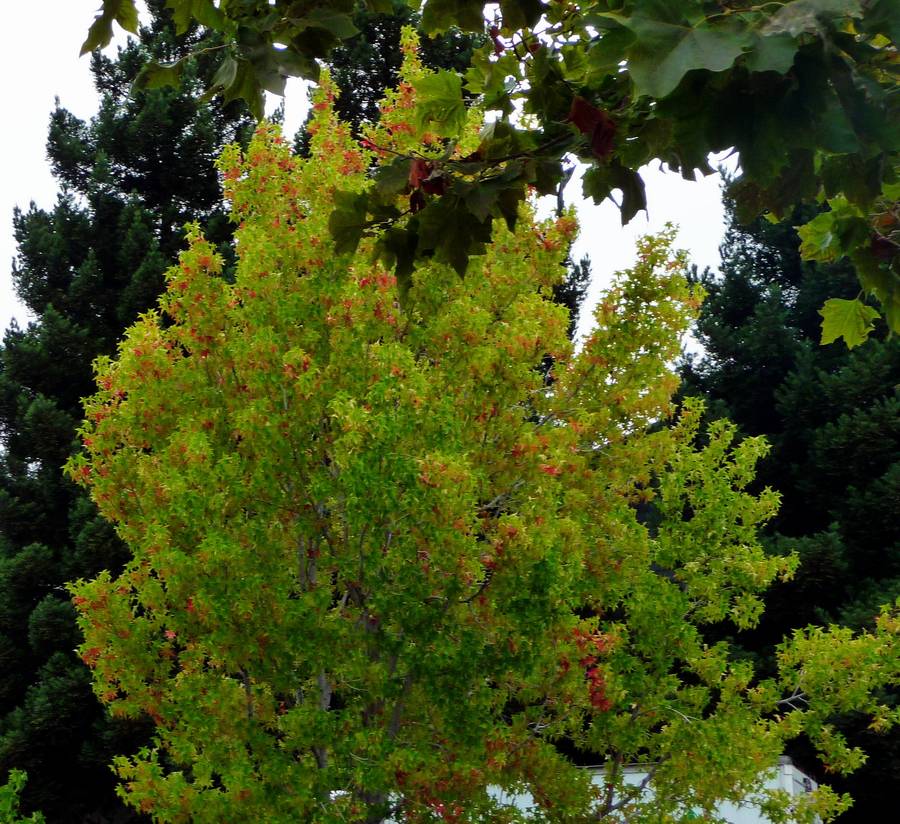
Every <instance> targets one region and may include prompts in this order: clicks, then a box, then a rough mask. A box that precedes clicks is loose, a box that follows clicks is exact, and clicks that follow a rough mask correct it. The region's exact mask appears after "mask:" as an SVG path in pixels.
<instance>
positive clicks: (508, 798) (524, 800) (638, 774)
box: [495, 756, 818, 824]
mask: <svg viewBox="0 0 900 824" xmlns="http://www.w3.org/2000/svg"><path fill="white" fill-rule="evenodd" d="M588 769H590V770H591V773H592V782H593V783H594V784H597V785H602V784H603V783H604V780H605V775H604V772H603V767H589V768H588ZM624 773H625V775H624V779H625V783H626V784H628V785H630V786H633V787H637V786H641V785H644V786H645V789H644V793H646V794H647V796H648V798H649V797H652V793H653V784H652V782H650V783H648V782H647V769H646V766H641V765H637V766H630V767H625V768H624ZM817 786H818V785H817V784H816V782H815V781H813V780H812V779H811V778H810V777H809V776H808V775H806V774H804V773H803V772H802V771H801V770H799V769H798V768H797V767H795V766H794V764H793V762H792V761H791V759H790V758H788V757H786V756H784V757H782V758H781V759H779V763H778V767H776V768H775V769H774V770H773V771H772V772H771V773H770V774H769V776H768V777H767V779H766V782H765V785H764V787H765V789H767V790H783V791H784V792H786V793H787V795H788V796H789V797H790V798H797V797H798V796H802V795H805V794H807V793H810V792H812V791H813V790H814V789H816V787H817ZM495 797H496V798H497V800H498V801H500V802H501V803H503V804H508V805H510V806H515V807H517V808H518V809H520V810H522V811H525V812H527V811H528V810H529V809H530V808H531V807H533V806H534V802H533V800H532V798H531V796H530V795H526V794H522V795H510V794H508V793H502V792H498V793H497V794H496V796H495ZM717 812H718V814H719V815H720V816H721V817H722V819H723V820H725V821H727V822H728V824H770V819H768V818H766V817H765V816H764V815H763V814H762V812H761V811H760V810H759V808H758V807H756V806H755V805H753V804H750V803H748V804H741V805H735V804H732V803H730V802H724V803H722V804H720V805H719V807H718V808H717ZM698 820H699V819H698Z"/></svg>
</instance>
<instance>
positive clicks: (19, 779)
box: [0, 770, 44, 824]
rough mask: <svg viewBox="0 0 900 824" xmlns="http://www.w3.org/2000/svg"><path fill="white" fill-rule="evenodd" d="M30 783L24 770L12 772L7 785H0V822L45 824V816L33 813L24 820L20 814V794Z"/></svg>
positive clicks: (5, 823) (4, 823) (6, 823)
mask: <svg viewBox="0 0 900 824" xmlns="http://www.w3.org/2000/svg"><path fill="white" fill-rule="evenodd" d="M27 781H28V776H27V775H26V774H25V773H24V772H22V770H10V772H9V778H8V780H7V782H6V783H5V784H2V785H0V821H2V822H3V824H44V816H42V815H41V814H40V813H32V814H31V815H30V816H28V818H24V817H22V816H21V814H20V813H19V793H20V792H22V788H23V787H24V786H25V784H26V782H27Z"/></svg>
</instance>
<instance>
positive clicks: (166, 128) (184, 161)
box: [0, 2, 250, 821]
mask: <svg viewBox="0 0 900 824" xmlns="http://www.w3.org/2000/svg"><path fill="white" fill-rule="evenodd" d="M150 6H151V9H152V10H153V13H154V14H153V22H152V25H151V26H150V27H148V28H146V29H143V30H142V31H141V33H140V37H139V40H138V42H132V43H131V44H129V45H128V46H127V47H126V48H125V49H124V50H122V51H121V52H120V54H119V56H118V58H117V59H115V60H109V59H107V58H104V57H102V56H99V55H96V56H94V57H93V58H92V70H93V73H94V77H95V82H96V86H97V91H98V94H100V95H101V105H100V111H99V113H98V115H97V117H96V118H94V119H93V120H92V121H91V122H90V123H85V122H83V121H80V120H78V119H77V118H75V117H74V116H73V115H71V114H70V113H69V112H67V111H66V110H65V109H64V108H62V107H61V106H60V107H58V108H57V109H56V110H55V111H54V112H53V114H52V116H51V118H50V134H49V139H48V144H47V149H48V157H49V160H50V162H51V164H52V166H53V170H54V173H55V175H56V177H57V179H58V180H59V182H60V186H61V193H60V195H59V199H58V201H57V204H56V206H55V207H54V208H53V209H51V210H48V211H44V210H41V209H37V208H35V207H33V206H32V208H31V209H29V210H28V211H26V212H22V213H17V214H16V216H15V234H16V239H17V242H18V246H19V252H18V256H17V259H16V262H15V269H14V279H15V284H16V288H17V290H18V294H19V297H20V299H21V300H22V301H23V302H24V303H25V304H26V305H27V306H28V308H29V309H30V310H31V311H32V312H33V313H34V314H35V316H36V320H35V322H34V323H32V324H30V325H29V327H28V328H27V329H24V330H23V329H19V328H17V327H15V326H14V327H13V328H11V329H9V330H8V331H7V332H6V335H5V337H4V340H3V346H2V349H0V436H2V454H0V535H2V538H0V774H2V775H5V774H6V771H7V769H8V768H10V767H17V768H22V769H25V770H27V772H28V774H29V781H28V783H27V785H26V787H25V790H24V795H23V799H24V805H25V807H26V808H27V809H35V808H40V809H42V810H43V811H44V812H45V813H46V814H47V817H48V819H49V820H51V821H75V820H83V819H85V818H86V817H87V816H89V815H93V816H122V815H124V814H125V812H126V811H125V808H124V807H122V805H121V804H120V803H119V802H118V801H117V800H116V799H115V797H114V795H113V792H112V789H113V781H112V776H111V775H110V772H109V766H108V765H109V761H110V759H111V756H112V754H113V753H115V752H120V751H123V750H125V751H130V750H132V749H133V748H134V747H135V746H136V745H137V743H138V742H141V743H143V742H144V741H145V740H146V733H147V731H148V727H147V725H146V724H143V723H141V722H140V721H138V722H136V723H135V722H132V723H130V724H123V723H121V722H116V721H111V720H109V719H108V718H107V716H106V714H105V712H104V711H103V709H102V708H101V706H100V705H99V703H98V702H97V701H96V699H95V698H94V696H93V694H92V691H91V686H90V675H89V673H88V671H87V670H86V668H85V667H84V666H83V664H82V663H81V662H80V661H79V660H78V657H77V655H76V654H75V652H74V650H75V647H76V646H77V645H78V643H79V633H78V630H77V628H76V626H75V620H74V610H73V608H72V605H71V603H70V600H69V596H68V594H67V593H66V591H65V589H64V586H63V585H64V584H65V582H66V581H69V580H71V579H73V578H77V577H79V576H82V575H93V574H96V573H97V572H98V571H99V570H101V569H118V568H119V567H120V566H121V564H122V563H124V561H125V560H126V558H127V551H126V550H125V548H124V547H123V545H122V544H121V542H120V541H119V540H118V538H117V537H116V535H115V532H114V530H113V529H112V528H111V527H110V525H109V524H108V523H107V522H105V521H104V520H103V519H102V518H100V517H99V516H98V515H97V513H96V510H95V508H94V506H93V505H92V504H91V503H90V501H89V500H88V499H87V498H86V496H84V495H83V494H82V493H80V492H79V491H78V490H77V489H76V488H75V487H74V486H73V485H72V484H71V483H70V482H69V481H68V480H66V479H65V478H64V477H63V474H62V471H61V467H62V465H63V464H64V463H65V460H66V458H67V457H68V455H69V454H70V452H71V450H72V448H73V445H74V441H73V439H74V435H75V429H76V426H77V424H78V421H80V419H81V417H82V414H83V413H82V407H81V398H82V397H84V396H85V395H87V394H89V393H90V391H91V387H92V383H93V382H92V373H91V361H92V360H93V358H94V357H96V356H97V355H99V354H101V353H111V352H113V351H114V350H115V346H116V343H117V341H118V339H119V337H120V336H121V334H122V330H123V329H124V328H125V327H126V326H127V325H128V324H129V323H131V322H132V321H133V320H134V319H135V318H136V317H137V315H138V313H139V312H143V311H145V310H146V309H148V308H149V307H150V306H152V305H153V304H154V302H155V300H156V298H157V296H158V294H159V292H160V291H161V289H162V285H163V278H162V273H163V271H164V270H165V268H166V267H167V266H168V265H169V263H170V261H171V260H172V259H173V258H174V256H175V255H176V253H177V250H178V249H179V248H181V246H182V244H183V229H182V227H183V224H184V223H185V221H187V220H190V219H202V220H204V221H206V222H208V225H209V227H210V237H211V239H212V240H213V242H215V243H217V244H218V245H219V246H220V248H221V249H222V252H223V254H225V255H226V257H227V256H229V255H230V252H229V250H228V243H229V240H230V237H231V225H230V223H229V222H228V220H227V218H226V217H225V213H224V211H223V208H222V202H221V190H220V184H219V181H218V178H217V175H216V172H215V169H214V167H213V161H214V159H215V158H216V156H217V155H218V153H219V152H220V151H221V148H222V146H223V145H224V144H225V143H227V142H230V141H232V140H235V139H239V138H240V136H241V134H242V133H243V132H244V130H245V129H247V128H248V127H249V125H250V120H249V118H248V116H247V114H246V112H245V109H244V107H243V105H242V104H240V103H238V102H235V103H231V104H228V105H222V104H221V103H212V104H207V103H201V102H200V100H199V97H200V93H201V90H202V87H203V84H204V83H205V82H207V79H208V78H209V76H210V75H211V73H212V72H213V71H214V70H215V59H216V58H215V55H214V54H213V55H210V56H207V57H206V58H200V60H198V61H197V62H195V63H192V67H191V68H190V69H189V70H188V71H187V72H186V74H185V76H184V78H183V81H182V83H181V85H180V86H179V87H177V88H166V89H155V90H151V91H146V92H141V93H138V94H136V95H132V92H131V84H132V82H133V80H134V78H135V77H136V76H137V74H138V73H139V71H140V70H141V68H142V66H144V65H145V64H146V62H147V60H148V59H150V58H158V59H162V60H169V59H173V58H176V57H179V56H181V55H183V54H185V53H186V52H187V51H189V50H190V49H191V47H192V45H193V44H194V43H195V41H196V34H195V33H191V34H188V35H186V36H182V37H176V36H175V34H174V29H173V26H172V23H171V16H170V14H169V13H167V12H164V11H163V10H162V6H163V4H162V3H161V2H155V3H151V4H150Z"/></svg>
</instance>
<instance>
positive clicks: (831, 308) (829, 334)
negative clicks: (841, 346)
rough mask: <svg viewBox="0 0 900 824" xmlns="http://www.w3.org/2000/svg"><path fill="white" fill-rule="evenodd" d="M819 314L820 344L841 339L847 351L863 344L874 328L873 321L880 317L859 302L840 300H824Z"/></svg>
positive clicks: (869, 307)
mask: <svg viewBox="0 0 900 824" xmlns="http://www.w3.org/2000/svg"><path fill="white" fill-rule="evenodd" d="M819 314H820V315H822V343H823V344H824V343H833V342H834V341H836V340H837V339H838V338H843V339H844V342H845V343H846V344H847V348H848V349H852V348H853V347H854V346H859V344H861V343H864V342H865V341H866V338H868V337H869V332H871V331H872V329H873V328H874V326H875V319H876V318H880V317H881V315H879V314H878V312H876V311H875V310H874V309H873V308H872V307H871V306H866V305H865V304H864V303H863V302H862V301H861V300H844V299H842V298H831V299H829V300H826V301H825V305H824V306H823V307H822V309H821V310H820V311H819Z"/></svg>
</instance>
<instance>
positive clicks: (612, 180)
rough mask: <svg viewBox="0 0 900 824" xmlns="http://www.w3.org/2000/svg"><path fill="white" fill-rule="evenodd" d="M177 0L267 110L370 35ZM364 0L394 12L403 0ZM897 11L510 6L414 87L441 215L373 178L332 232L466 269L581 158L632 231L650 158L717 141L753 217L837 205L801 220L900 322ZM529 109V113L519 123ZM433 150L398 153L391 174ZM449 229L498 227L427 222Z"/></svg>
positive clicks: (174, 68) (651, 4)
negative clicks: (466, 61) (219, 41)
mask: <svg viewBox="0 0 900 824" xmlns="http://www.w3.org/2000/svg"><path fill="white" fill-rule="evenodd" d="M167 4H168V6H169V7H170V8H172V9H173V10H174V12H175V14H176V17H177V19H178V20H179V21H180V24H181V25H183V26H187V25H188V24H189V22H190V21H191V20H197V21H199V22H201V23H203V24H204V25H207V26H209V27H210V29H211V30H214V31H216V32H218V33H221V35H222V36H223V37H224V38H225V42H226V44H227V48H228V56H227V58H226V60H225V62H224V63H223V69H222V71H221V72H220V73H219V74H218V75H217V76H216V78H214V80H213V83H212V87H211V90H212V91H218V90H220V91H223V92H224V94H225V97H226V99H231V98H233V97H244V98H246V99H247V100H248V101H249V102H250V105H251V108H253V110H254V111H255V112H256V113H257V114H258V115H259V116H262V93H263V90H264V89H268V90H269V91H274V92H277V93H281V92H282V91H283V89H284V82H285V77H286V76H290V75H300V76H304V77H309V78H311V79H315V78H316V77H317V73H318V66H319V63H318V62H317V59H321V58H323V57H325V56H326V55H327V54H328V53H329V51H330V50H331V49H332V48H334V46H335V45H336V44H338V43H339V42H341V41H342V40H345V39H347V38H351V37H353V36H354V35H355V34H356V27H355V26H354V25H353V21H352V19H351V15H352V12H353V10H354V8H355V7H356V5H357V4H356V3H355V2H354V0H332V1H331V2H327V3H324V2H323V3H316V4H313V5H312V6H310V5H304V4H298V3H296V2H293V0H274V2H269V1H268V0H248V1H247V2H241V3H222V4H219V5H218V6H216V5H214V4H213V3H212V1H211V0H167ZM365 5H366V6H367V7H368V8H370V9H374V10H388V9H389V8H390V7H391V6H392V3H390V2H389V0H367V2H366V4H365ZM414 5H415V6H416V7H418V6H419V5H422V24H423V26H424V28H425V30H426V31H428V32H439V31H446V30H447V29H450V28H451V27H453V26H458V27H460V28H461V29H463V30H467V31H474V32H477V33H482V32H484V30H485V28H486V23H485V19H484V3H483V2H482V0H453V2H450V0H426V2H425V3H424V4H420V3H416V4H414ZM898 19H900V9H898V6H897V2H896V0H866V2H860V0H787V2H777V3H763V4H750V5H747V4H742V3H730V2H720V0H667V1H666V2H658V0H616V1H615V2H610V1H609V0H583V2H566V3H562V2H555V1H554V2H542V0H528V2H521V0H506V1H505V2H501V3H500V4H499V12H498V14H497V17H496V18H495V20H494V23H493V25H490V28H489V35H490V40H489V42H487V43H486V45H485V46H484V47H483V48H482V49H480V50H479V52H478V53H477V55H476V57H475V60H474V61H473V65H472V67H471V68H470V69H469V70H468V71H467V72H466V75H465V84H464V83H463V78H462V77H461V76H460V75H459V74H457V73H456V72H453V71H444V72H441V73H439V74H438V75H435V76H432V77H429V78H428V79H427V81H425V85H423V86H421V87H420V88H418V89H417V91H418V93H419V95H420V98H421V99H422V101H423V104H424V103H425V102H426V101H427V105H423V107H422V109H421V116H422V117H423V118H424V120H426V121H427V122H428V123H429V124H430V127H431V131H432V132H433V134H434V136H435V137H436V138H438V139H443V140H446V141H447V144H448V145H447V151H446V153H445V154H443V155H437V156H436V157H435V158H433V161H432V162H433V164H435V165H434V168H433V169H432V170H431V172H430V174H431V175H432V176H433V178H434V179H435V185H434V186H433V191H432V192H430V193H429V199H428V202H427V203H426V202H423V203H420V206H421V208H422V209H423V210H424V211H428V212H429V215H428V217H427V218H417V217H416V216H411V217H410V216H409V215H408V213H407V211H406V210H401V209H398V208H397V206H396V204H395V203H394V200H393V195H394V192H393V191H391V189H390V187H389V186H388V187H376V188H375V189H373V190H371V191H370V192H369V193H368V195H367V196H366V197H356V198H352V199H351V198H345V199H344V200H342V201H339V202H338V207H339V209H338V214H337V215H336V219H335V221H333V223H332V225H331V227H330V228H331V231H332V232H333V233H334V234H335V237H338V236H339V235H340V234H342V232H343V231H344V229H345V228H346V226H347V225H348V223H349V222H350V221H351V220H353V221H355V223H356V224H358V225H359V226H360V234H361V233H362V232H365V233H369V234H381V233H383V231H384V230H385V227H386V226H389V227H390V231H391V234H392V235H393V243H392V246H393V247H394V248H385V247H382V254H383V256H384V259H385V260H386V261H390V262H391V265H395V266H396V267H397V269H398V276H400V274H401V273H402V270H403V269H404V267H405V266H408V263H407V258H409V257H411V258H418V257H422V256H431V255H436V256H438V257H439V258H443V259H444V260H445V261H450V262H451V263H452V264H453V265H454V267H455V268H456V269H457V271H459V272H460V273H462V272H464V271H465V269H466V267H467V265H468V260H469V258H470V256H471V255H472V254H477V253H478V251H479V248H480V246H479V244H480V243H481V242H482V235H484V234H485V231H487V234H488V235H489V234H490V221H488V220H487V217H486V216H487V215H488V214H491V215H494V216H498V215H504V216H509V215H511V214H513V213H514V212H515V209H516V208H517V204H518V203H519V202H521V201H522V200H523V199H524V198H525V196H526V189H527V187H528V186H534V187H536V188H537V189H538V190H539V191H540V192H541V193H542V194H549V193H552V192H554V191H555V190H556V188H557V187H558V186H559V185H560V183H561V182H562V181H563V180H564V179H565V178H564V172H563V166H562V163H561V160H562V158H563V157H564V156H568V155H571V154H574V155H577V156H578V157H579V158H580V159H582V160H583V161H585V162H586V163H588V164H589V165H590V168H589V169H588V171H587V172H586V174H585V175H584V193H585V195H586V196H591V197H593V198H594V199H595V200H596V201H598V202H599V201H601V200H603V199H604V198H606V197H608V196H611V195H612V193H613V192H614V191H617V190H618V191H620V192H621V198H620V201H619V204H620V207H621V211H622V219H623V221H624V222H627V221H628V220H630V219H631V218H632V217H633V216H634V215H635V214H636V213H637V212H638V211H640V210H641V209H643V208H644V207H645V205H646V199H645V195H644V185H643V181H642V180H641V177H640V175H639V173H638V169H639V168H640V167H641V166H642V165H644V164H646V163H649V162H650V161H651V160H654V159H658V160H661V161H664V162H665V163H667V164H669V165H670V166H671V167H672V168H674V169H676V170H680V171H681V172H682V174H683V175H685V176H686V177H688V178H692V177H693V176H694V175H695V173H696V171H698V170H699V171H700V172H701V173H709V172H711V171H712V169H711V168H710V167H709V162H708V157H709V155H710V152H715V151H723V150H727V149H731V148H734V149H735V150H736V151H737V152H738V153H739V156H740V160H741V168H742V169H743V175H742V180H741V182H740V185H739V186H738V187H737V188H736V189H735V197H736V198H737V200H738V203H739V207H740V211H741V213H742V214H743V215H744V217H745V219H752V218H754V217H756V216H758V215H759V214H761V213H762V212H765V211H768V212H770V213H772V214H773V215H775V216H776V217H778V216H783V215H785V214H788V213H789V212H790V211H791V209H792V207H793V206H794V205H795V204H798V203H801V202H806V201H812V200H815V199H818V200H820V201H825V200H827V201H828V203H829V205H830V207H831V208H830V210H829V211H825V212H823V214H821V215H819V216H818V217H817V218H816V220H815V222H814V223H812V224H810V225H809V226H807V227H805V229H804V252H805V254H806V255H807V256H808V257H809V258H811V259H816V260H833V259H837V258H839V257H842V256H845V255H846V256H849V257H850V258H851V259H852V261H853V264H854V266H855V267H856V270H857V274H858V276H859V280H860V284H861V287H862V289H863V291H864V292H866V293H868V294H870V295H872V296H874V297H875V298H876V299H877V301H878V302H879V304H880V307H881V311H882V312H883V314H884V316H885V319H886V321H887V323H888V326H889V328H891V329H893V330H894V331H900V218H898V215H897V201H898V197H900V180H898V176H897V173H898V167H900V164H898V149H900V133H898V128H897V123H898V118H897V108H896V107H897V103H896V100H897V94H896V72H895V64H896V59H897V43H898V37H900V28H898V24H897V20H898ZM136 20H137V15H136V12H135V10H134V0H104V3H103V8H102V9H101V12H100V13H99V14H98V15H97V18H96V20H95V22H94V24H93V25H92V26H91V29H90V32H89V35H88V39H87V41H86V43H85V46H84V48H85V49H88V48H92V47H94V46H97V45H102V44H103V43H106V42H109V39H110V37H111V36H112V28H113V23H114V22H115V21H118V22H119V23H120V24H121V25H123V26H125V27H126V28H128V27H129V26H134V25H136ZM182 66H183V64H182V63H181V62H177V63H174V64H169V65H165V66H163V65H156V66H153V67H150V68H149V69H148V71H147V72H146V73H145V74H144V75H143V76H142V78H141V82H143V83H162V82H170V81H173V80H174V79H176V78H177V77H178V76H179V73H180V71H181V70H182ZM464 87H465V90H467V91H468V93H470V94H472V95H476V96H478V97H479V99H480V100H481V101H482V102H483V103H484V105H485V106H486V107H487V108H488V109H492V110H496V111H497V113H498V114H499V119H498V120H497V121H496V124H495V125H494V126H493V127H492V128H490V129H488V130H487V131H486V133H485V134H484V136H483V139H482V140H481V142H480V143H479V144H477V145H473V147H472V148H473V150H474V151H472V152H470V153H469V155H466V156H464V155H458V154H457V155H455V159H454V160H451V156H452V155H453V153H454V147H455V143H454V141H455V140H456V139H457V137H458V134H459V131H460V129H461V128H462V126H463V123H464V121H465V118H466V105H465V101H464ZM519 109H521V110H523V111H524V113H525V114H526V115H528V117H527V118H525V119H524V120H523V119H521V118H519V119H518V121H514V120H512V119H511V116H512V115H513V114H514V113H515V112H516V111H517V110H519ZM514 123H515V125H514ZM523 124H524V126H523ZM417 159H418V158H416V157H415V156H412V155H410V156H406V155H400V156H398V157H397V159H396V166H397V168H396V169H395V170H394V172H393V173H391V175H390V176H391V179H399V178H400V177H402V175H401V169H402V170H405V171H407V172H408V171H409V170H410V168H411V167H412V164H414V163H416V161H417ZM438 183H439V185H438ZM451 221H454V222H463V223H465V224H468V225H475V224H481V226H482V229H481V231H480V232H477V233H473V234H464V235H459V234H451V235H447V236H438V237H434V236H433V235H431V234H430V233H429V231H428V227H429V226H432V225H434V224H436V223H447V222H451ZM396 247H402V248H403V249H404V250H405V253H404V254H403V255H397V254H396ZM823 315H824V318H825V320H824V324H823V336H824V339H825V340H833V339H834V338H836V337H843V338H844V339H845V341H846V343H847V345H848V346H854V345H857V344H858V343H859V342H860V341H861V340H864V339H865V336H866V335H867V334H868V332H869V331H870V329H871V328H872V326H873V323H874V320H875V319H876V318H877V317H879V314H878V311H877V310H875V309H874V308H873V307H872V306H870V305H867V304H865V303H863V302H862V301H860V300H857V299H855V298H854V299H852V300H848V299H840V298H835V299H832V300H829V301H828V302H826V304H825V306H824V307H823Z"/></svg>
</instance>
